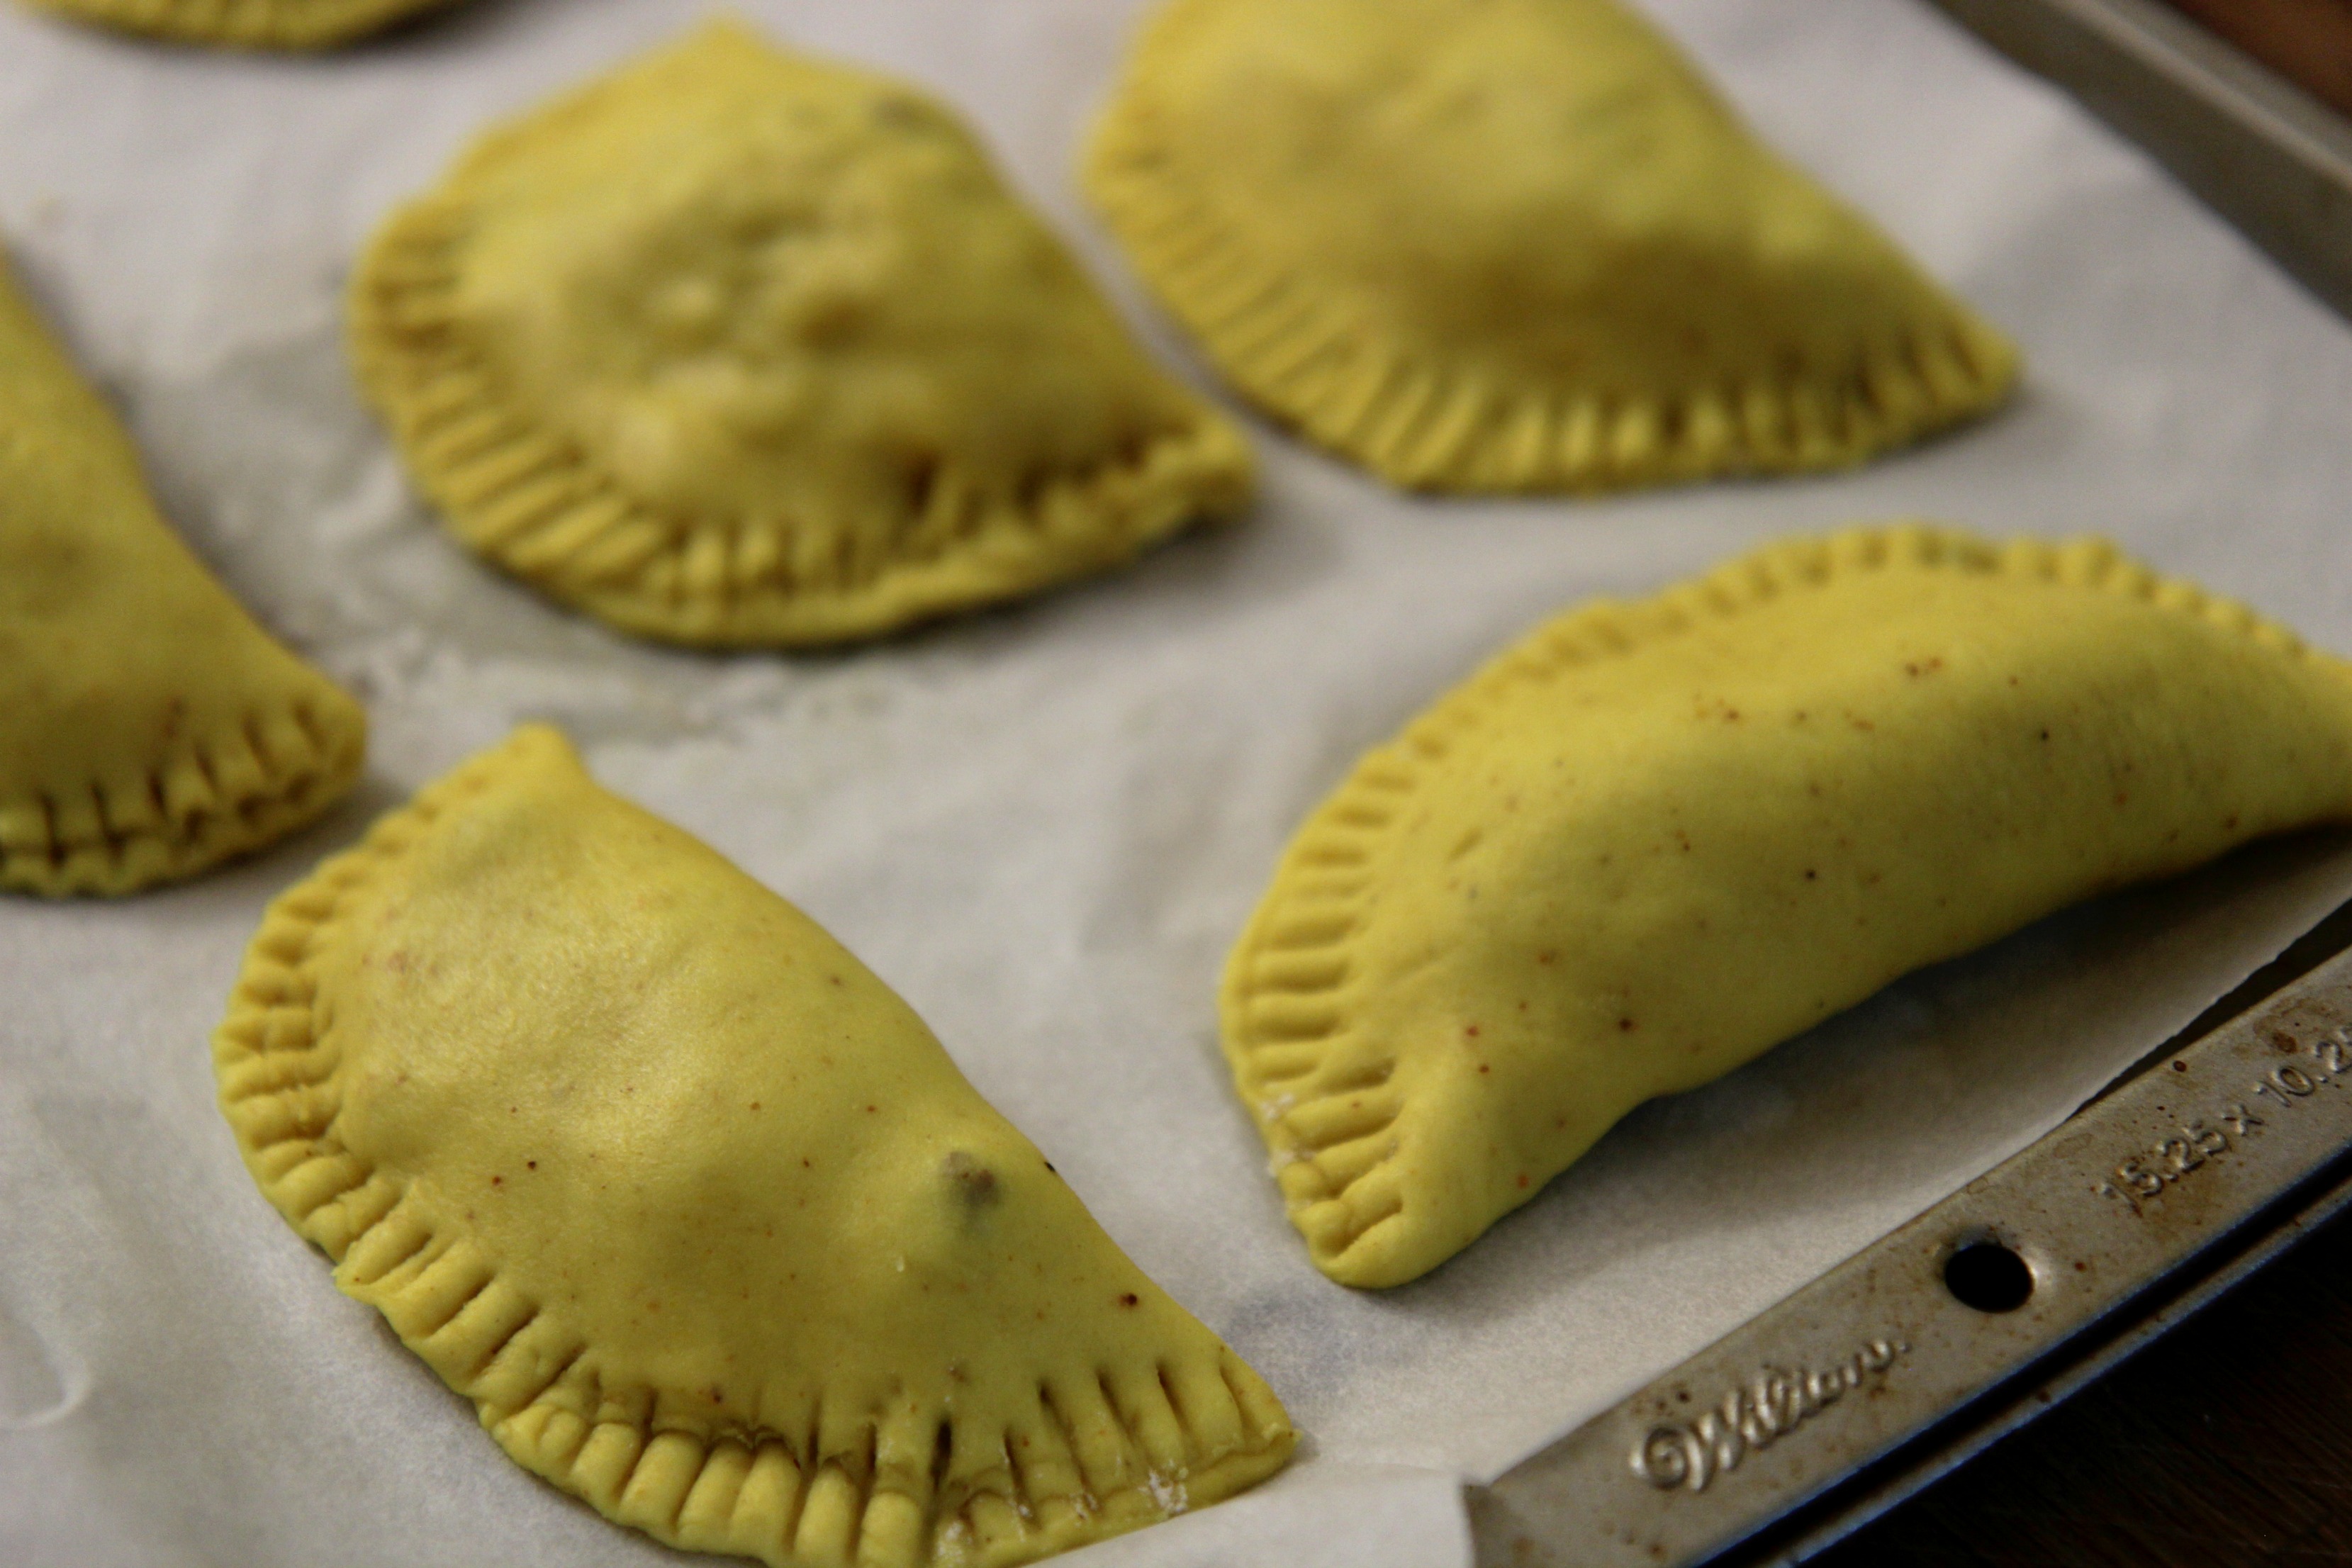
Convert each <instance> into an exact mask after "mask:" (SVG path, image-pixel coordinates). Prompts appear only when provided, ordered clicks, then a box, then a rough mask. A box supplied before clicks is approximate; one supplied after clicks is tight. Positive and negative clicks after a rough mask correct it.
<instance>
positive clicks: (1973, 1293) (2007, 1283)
mask: <svg viewBox="0 0 2352 1568" xmlns="http://www.w3.org/2000/svg"><path fill="white" fill-rule="evenodd" d="M1944 1289H1947V1290H1949V1291H1950V1292H1951V1293H1952V1299H1953V1300H1957V1301H1958V1302H1959V1303H1960V1305H1962V1306H1964V1307H1973V1308H1974V1309H1976V1310H1978V1311H1979V1312H2014V1311H2015V1310H2017V1309H2019V1308H2020V1307H2022V1306H2024V1305H2025V1303H2026V1302H2027V1301H2028V1300H2030V1299H2032V1295H2033V1270H2032V1268H2030V1267H2028V1266H2027V1264H2026V1261H2025V1259H2024V1258H2020V1257H2019V1256H2018V1255H2017V1254H2016V1253H2015V1252H2014V1251H2012V1250H2011V1248H2009V1247H2004V1246H2002V1245H2001V1244H2000V1242H1998V1241H1975V1242H1970V1243H1969V1245H1968V1246H1966V1247H1961V1248H1960V1249H1959V1250H1958V1251H1957V1252H1955V1253H1953V1254H1952V1255H1951V1257H1949V1258H1946V1259H1945V1260H1944Z"/></svg>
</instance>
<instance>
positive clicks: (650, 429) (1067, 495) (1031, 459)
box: [351, 22, 1254, 644]
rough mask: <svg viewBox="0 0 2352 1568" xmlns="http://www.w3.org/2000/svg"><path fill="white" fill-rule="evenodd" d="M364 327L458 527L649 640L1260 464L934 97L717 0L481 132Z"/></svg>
mask: <svg viewBox="0 0 2352 1568" xmlns="http://www.w3.org/2000/svg"><path fill="white" fill-rule="evenodd" d="M351 340H352V353H353V356H354V358H355V360H356V362H357V364H358V367H359V372H360V374H361V377H362V381H363V382H364V383H365V384H366V386H367V389H368V391H369V393H370V395H372V396H373V399H374V401H375V402H376V404H377V405H378V406H379V407H380V408H381V409H382V410H383V413H384V415H385V416H386V417H387V418H388V419H389V420H390V421H391V424H392V426H393V429H394V433H395V435H396V436H397V437H398V439H399V442H400V446H401V447H402V450H403V452H404V454H405V456H406V458H407V459H408V462H409V466H410V468H412V469H413V470H414V472H415V475H416V478H417V479H418V480H419V482H420V483H421V484H422V485H423V486H424V488H425V491H426V493H427V494H428V495H429V496H430V497H431V498H432V500H434V501H435V502H436V504H437V505H438V506H439V507H440V509H441V510H442V513H443V515H444V517H445V519H446V521H447V523H448V525H449V527H450V528H451V529H452V530H453V531H455V532H456V533H457V535H458V536H459V537H460V538H462V539H463V540H465V541H466V542H467V543H468V544H470V545H472V546H473V547H474V548H475V549H476V550H478V551H480V552H482V553H484V554H485V555H487V556H488V557H489V558H490V559H491V560H493V561H495V562H497V563H499V565H501V566H504V567H505V568H506V569H507V570H509V571H510V572H513V573H515V574H517V575H519V576H520V577H523V578H525V579H526V580H528V581H530V582H531V583H534V584H538V585H539V586H540V587H541V588H542V589H544V590H545V591H546V592H548V593H549V594H551V595H554V596H555V597H557V598H559V599H561V600H562V601H564V602H565V603H567V604H571V605H576V606H578V607H580V608H583V609H585V610H588V611H589V612H591V613H592V614H594V615H596V616H602V617H603V618H604V619H605V620H608V621H610V622H612V623H613V624H614V625H615V626H621V627H624V628H625V629H627V630H630V631H634V632H638V633H642V634H644V635H646V636H648V637H666V638H671V639H675V640H678V641H684V642H692V643H711V644H757V643H772V644H808V643H824V642H833V641H839V640H842V639H845V638H850V637H866V636H870V635H873V634H876V633H879V632H884V631H887V630H889V629H891V628H893V627H896V626H903V625H905V624H907V623H908V622H910V621H915V620H919V619H922V618H925V617H928V616H938V615H940V614H943V613H946V612H948V611H951V610H957V609H962V608H966V607H969V606H972V605H983V604H990V603H993V602H996V601H999V600H1003V599H1007V598H1011V597H1013V596H1015V595H1021V594H1024V593H1028V592H1031V591H1033V590H1035V589H1039V588H1043V587H1045V586H1047V585H1049V584H1056V583H1061V582H1065V581H1066V580H1068V579H1071V578H1074V577H1077V576H1080V575H1084V574H1088V573H1092V572H1096V571H1098V570H1101V569H1102V568H1105V567H1108V566H1110V565H1113V564H1116V563H1119V562H1122V561H1125V560H1127V559H1129V558H1130V557H1132V556H1133V555H1135V554H1136V553H1137V552H1139V551H1140V550H1141V549H1143V548H1144V546H1146V545H1147V544H1149V543H1150V542H1153V541H1156V540H1159V539H1161V538H1163V537H1165V536H1167V535H1168V534H1170V533H1172V532H1174V531H1176V530H1178V529H1179V528H1181V527H1182V526H1183V525H1184V524H1185V523H1187V522H1189V521H1193V520H1195V519H1198V518H1202V517H1206V516H1213V515H1218V514H1223V513H1226V512H1230V511H1233V510H1236V509H1237V508H1238V507H1239V506H1240V505H1241V504H1242V503H1243V501H1244V500H1246V499H1247V497H1248V494H1249V492H1250V489H1251V486H1252V484H1253V482H1254V479H1253V474H1254V468H1253V463H1252V459H1251V457H1250V454H1249V449H1248V447H1247V446H1246V444H1245V443H1244V441H1243V440H1242V438H1241V436H1240V435H1239V433H1238V432H1237V431H1235V430H1234V427H1233V426H1232V425H1231V424H1229V423H1228V422H1227V421H1226V420H1224V419H1223V417H1221V416H1218V415H1217V414H1216V413H1214V412H1213V410H1212V409H1210V408H1209V406H1208V405H1206V404H1204V403H1202V401H1201V400H1200V399H1198V398H1196V397H1194V396H1192V395H1191V394H1189V393H1187V392H1186V391H1184V390H1183V389H1182V388H1181V387H1180V386H1178V385H1177V384H1176V383H1174V382H1173V381H1171V379H1169V378H1168V377H1167V376H1166V375H1164V374H1161V373H1160V371H1159V370H1158V369H1156V368H1155V367H1154V366H1153V365H1152V364H1151V363H1150V362H1149V361H1147V360H1146V359H1145V358H1144V356H1143V354H1142V353H1141V351H1140V350H1139V348H1138V347H1137V346H1136V344H1135V342H1134V341H1133V340H1132V339H1131V338H1130V337H1129V334H1128V332H1127V331H1126V329H1125V328H1124V327H1123V326H1122V325H1121V324H1120V323H1119V321H1118V319H1117V318H1116V317H1115V316H1114V315H1113V314H1112V313H1111V310H1110V309H1109V307H1108V305H1107V304H1105V303H1104V301H1103V300H1102V299H1101V297H1100V296H1099V295H1098V294H1097V292H1096V291H1095V289H1094V288H1093V286H1092V285H1091V284H1090V283H1089V282H1088V281H1087V279H1086V277H1085V276H1084V274H1082V273H1081V272H1080V271H1079V269H1078V267H1077V264H1076V262H1075V261H1074V260H1072V259H1071V258H1070V256H1069V254H1068V253H1067V252H1066V250H1065V249H1064V248H1063V247H1062V246H1061V244H1060V243H1059V242H1058V241H1057V240H1056V239H1055V237H1053V235H1051V234H1050V233H1048V232H1047V230H1046V229H1045V226H1044V225H1043V224H1041V223H1040V222H1039V221H1038V220H1037V219H1036V218H1035V217H1034V216H1032V215H1031V214H1030V213H1029V212H1028V211H1027V209H1026V208H1024V206H1023V205H1021V204H1020V203H1019V202H1018V201H1017V200H1015V199H1014V197H1013V195H1011V194H1009V193H1008V192H1007V191H1006V189H1005V188H1004V185H1003V182H1002V181H1000V180H999V178H998V177H997V174H996V173H995V171H994V170H993V169H992V167H991V166H990V163H989V161H988V159H987V157H986V155H985V154H984V153H982V150H981V148H980V146H979V144H978V143H977V142H975V141H974V140H973V139H972V137H971V133H970V132H967V131H966V130H965V129H964V128H963V126H962V125H961V124H960V123H959V122H958V121H956V120H955V119H954V118H953V117H952V116H951V115H950V113H949V112H948V111H947V110H944V109H942V108H941V107H940V105H939V104H937V103H936V102H934V101H932V100H930V99H929V98H927V97H925V96H923V95H921V94H919V93H918V92H916V91H915V90H914V89H911V88H908V87H906V86H903V85H900V84H898V83H897V82H893V81H889V80H887V79H883V78H881V77H877V76H872V75H868V74H866V73H865V72H862V71H856V70H852V69H849V68H845V67H841V66H835V65H831V64H824V63H820V62H818V61H815V60H812V59H808V58H803V57H800V56H797V55H792V54H787V53H784V52H782V51H781V50H779V49H776V48H774V47H772V46H770V45H769V44H767V43H766V42H764V41H763V40H762V39H761V38H760V37H758V36H757V35H756V34H754V33H752V32H751V31H750V30H749V29H747V28H746V27H744V26H741V25H740V24H737V23H732V22H718V23H713V24H710V25H709V26H706V27H704V28H703V29H701V30H700V31H698V32H697V33H695V34H693V35H691V36H690V37H688V38H686V39H685V40H684V41H683V42H681V43H678V44H676V45H674V46H672V47H668V48H666V49H663V50H661V51H659V52H657V53H656V54H653V55H651V56H648V57H646V58H644V59H642V60H639V61H638V62H636V63H635V64H633V65H631V66H629V67H627V68H624V69H622V70H620V71H618V72H616V73H615V74H614V75H612V76H609V77H606V78H604V79H602V80H600V81H598V82H595V83H593V84H592V85H591V86H589V87H586V88H584V89H581V90H579V91H577V92H574V93H572V95H570V96H569V97H566V98H563V99H561V100H558V101H556V102H555V103H553V104H551V105H550V106H548V107H547V108H544V109H542V110H539V111H538V112H537V113H535V114H532V115H530V116H529V117H528V118H526V119H523V120H520V121H517V122H515V123H513V124H511V125H509V126H507V127H505V128H503V129H501V130H499V131H497V132H492V133H491V134H490V135H488V136H487V137H485V138H484V139H483V140H482V141H481V142H479V143H478V145H477V146H476V147H475V148H474V150H473V151H472V152H471V153H468V154H467V156H466V157H465V158H464V159H463V160H462V161H460V163H458V164H457V168H456V169H455V171H454V172H453V173H452V174H450V175H449V176H448V178H447V179H446V181H445V182H444V183H443V184H442V185H441V186H440V187H439V188H438V189H437V190H436V191H434V192H433V193H432V194H431V195H426V196H425V197H424V198H422V199H421V200H419V201H417V202H415V204H413V205H410V206H409V207H408V208H406V209H405V210H404V211H403V212H402V213H400V214H399V215H398V216H395V217H394V219H393V220H392V221H391V222H390V223H389V224H388V225H387V226H385V227H384V229H383V232H382V233H381V234H380V235H379V236H378V237H377V238H376V240H375V242H374V244H373V247H371V248H370V250H369V251H368V254H367V256H366V258H365V259H364V260H363V261H362V264H361V267H360V269H359V272H358V275H357V277H356V279H354V281H353V285H352V321H351Z"/></svg>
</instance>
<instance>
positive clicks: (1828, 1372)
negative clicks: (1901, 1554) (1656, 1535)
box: [1632, 1340, 1911, 1492]
mask: <svg viewBox="0 0 2352 1568" xmlns="http://www.w3.org/2000/svg"><path fill="white" fill-rule="evenodd" d="M1910 1349H1911V1347H1910V1346H1909V1345H1907V1344H1906V1343H1904V1342H1902V1341H1901V1340H1873V1341H1871V1342H1869V1343H1868V1344H1866V1345H1864V1346H1863V1347H1862V1348H1861V1349H1860V1350H1858V1351H1856V1352H1853V1354H1852V1355H1850V1356H1848V1357H1846V1358H1845V1360H1843V1361H1842V1362H1837V1363H1832V1365H1830V1366H1828V1367H1825V1368H1822V1369H1821V1370H1819V1371H1813V1370H1810V1369H1807V1368H1803V1367H1800V1368H1799V1369H1798V1370H1796V1371H1795V1372H1786V1371H1783V1370H1782V1369H1780V1368H1779V1367H1774V1366H1768V1367H1766V1368H1765V1369H1764V1370H1763V1371H1762V1372H1760V1373H1757V1374H1756V1381H1755V1382H1754V1383H1752V1384H1748V1386H1747V1387H1744V1388H1735V1389H1733V1390H1732V1391H1731V1392H1730V1393H1729V1394H1725V1395H1724V1396H1723V1402H1722V1404H1721V1405H1718V1406H1717V1407H1716V1408H1715V1409H1713V1410H1709V1411H1707V1412H1706V1414H1704V1415H1701V1416H1699V1418H1698V1419H1697V1420H1696V1421H1693V1422H1692V1423H1691V1424H1690V1425H1689V1426H1676V1425H1674V1424H1673V1423H1668V1424H1666V1425H1664V1426H1653V1427H1651V1428H1650V1434H1649V1436H1646V1437H1643V1439H1642V1441H1641V1442H1640V1444H1639V1445H1637V1446H1636V1447H1634V1449H1633V1461H1632V1462H1633V1473H1634V1474H1635V1475H1637V1476H1639V1477H1641V1478H1642V1479H1643V1480H1645V1481H1647V1482H1649V1483H1650V1484H1651V1485H1652V1486H1654V1487H1656V1488H1657V1489H1659V1490H1660V1491H1672V1490H1674V1489H1675V1488H1677V1487H1686V1488H1688V1489H1690V1490H1692V1491H1695V1492H1696V1491H1705V1490H1706V1484H1707V1482H1709V1481H1711V1480H1713V1479H1715V1478H1716V1477H1717V1475H1719V1474H1721V1473H1722V1472H1723V1471H1725V1470H1736V1469H1738V1468H1739V1461H1740V1460H1741V1459H1743V1458H1746V1457H1747V1454H1748V1450H1749V1449H1750V1448H1769V1447H1771V1446H1772V1440H1773V1439H1774V1438H1776V1437H1778V1436H1781V1435H1782V1434H1783V1433H1786V1432H1789V1431H1791V1430H1793V1429H1794V1428H1795V1427H1797V1426H1800V1425H1801V1424H1802V1423H1803V1422H1805V1421H1807V1420H1810V1419H1811V1417H1813V1416H1814V1415H1818V1414H1820V1413H1821V1412H1822V1410H1825V1409H1827V1408H1828V1407H1829V1406H1831V1405H1835V1404H1836V1403H1837V1402H1838V1401H1839V1400H1841V1399H1843V1398H1844V1397H1845V1394H1846V1391H1847V1390H1849V1389H1853V1388H1859V1387H1861V1386H1862V1384H1863V1380H1864V1379H1865V1378H1867V1377H1869V1376H1870V1375H1871V1373H1876V1372H1884V1371H1885V1369H1886V1368H1887V1367H1889V1366H1891V1365H1893V1364H1894V1363H1895V1357H1897V1356H1899V1355H1904V1354H1907V1353H1908V1352H1909V1351H1910Z"/></svg>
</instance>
